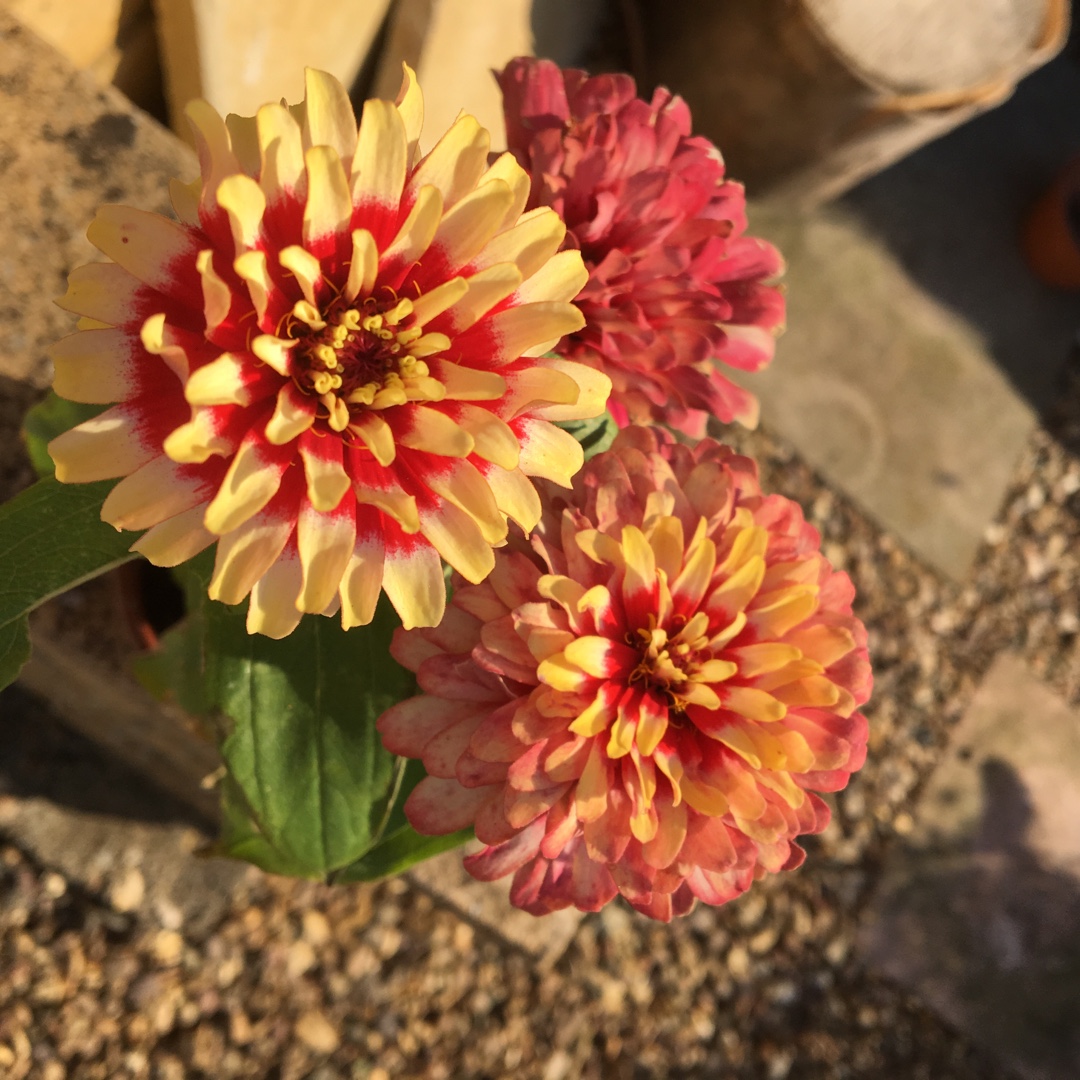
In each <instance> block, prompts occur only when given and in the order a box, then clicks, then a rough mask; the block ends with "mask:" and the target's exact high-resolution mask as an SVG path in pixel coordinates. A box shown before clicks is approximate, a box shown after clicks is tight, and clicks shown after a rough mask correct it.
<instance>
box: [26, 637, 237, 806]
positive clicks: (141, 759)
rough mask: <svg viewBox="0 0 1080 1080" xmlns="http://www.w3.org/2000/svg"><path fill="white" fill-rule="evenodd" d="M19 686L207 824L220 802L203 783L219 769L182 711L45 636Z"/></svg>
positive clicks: (38, 639) (212, 752)
mask: <svg viewBox="0 0 1080 1080" xmlns="http://www.w3.org/2000/svg"><path fill="white" fill-rule="evenodd" d="M31 638H32V641H33V646H34V651H33V655H32V656H31V658H30V662H29V663H28V664H27V665H26V667H25V668H23V672H22V674H21V675H20V676H19V684H20V685H21V686H23V687H25V688H26V689H27V690H29V691H31V692H32V693H34V694H37V695H38V697H40V698H43V699H44V700H45V701H47V702H48V703H49V705H50V706H51V707H52V709H53V711H54V712H55V713H56V715H57V716H58V717H59V718H60V719H61V720H63V721H64V723H65V724H67V725H68V726H69V727H71V728H74V729H75V730H76V731H78V732H79V733H80V734H81V735H84V736H86V738H88V739H90V740H91V741H92V742H94V743H96V744H97V745H98V746H100V747H102V749H104V750H106V751H108V753H110V754H112V755H114V756H115V757H117V758H119V759H120V760H121V761H123V762H124V763H125V764H126V765H129V766H130V767H131V768H133V769H135V770H136V771H137V772H139V773H141V774H142V775H143V776H146V777H147V778H148V779H149V780H151V781H152V782H153V783H155V784H156V785H157V786H158V787H160V788H162V789H164V790H165V791H167V792H169V794H170V795H174V796H175V797H176V798H178V799H180V800H181V801H183V802H184V803H186V804H187V805H189V806H191V807H192V808H193V809H194V810H196V811H197V812H198V814H199V815H200V816H201V817H203V818H205V819H206V820H207V821H209V822H213V821H216V820H217V818H218V797H217V792H216V791H214V790H213V788H212V785H208V784H207V783H205V781H206V779H207V777H211V776H212V775H213V774H214V772H215V770H217V769H218V767H219V766H220V765H221V758H220V756H219V755H218V752H217V750H216V749H215V748H214V746H213V745H211V744H210V743H209V742H206V741H204V740H203V739H201V738H199V737H198V736H197V735H196V734H195V732H194V730H193V725H192V723H191V720H190V719H189V718H188V717H186V716H185V714H184V713H183V712H182V711H180V710H179V709H176V708H172V707H170V706H168V705H163V704H162V703H161V702H159V701H156V700H155V699H154V698H153V697H151V695H150V694H149V693H147V692H146V691H145V690H144V689H143V688H142V687H141V686H139V685H138V684H137V683H136V682H135V681H134V679H132V678H130V677H125V676H123V675H122V674H119V673H117V672H115V671H111V670H109V669H108V668H106V667H104V665H101V664H98V663H95V662H94V661H93V660H90V659H88V658H86V657H84V656H80V655H79V654H78V653H76V652H75V651H74V650H72V649H71V648H68V647H65V646H64V645H62V644H58V643H57V642H55V641H53V640H52V639H51V638H50V637H47V636H44V635H41V634H32V635H31Z"/></svg>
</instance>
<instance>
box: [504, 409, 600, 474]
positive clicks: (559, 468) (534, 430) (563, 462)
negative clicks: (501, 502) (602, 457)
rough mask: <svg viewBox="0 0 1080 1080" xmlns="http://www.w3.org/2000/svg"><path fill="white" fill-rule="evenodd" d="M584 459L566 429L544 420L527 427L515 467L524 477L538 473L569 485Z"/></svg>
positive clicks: (574, 440) (578, 446) (579, 447)
mask: <svg viewBox="0 0 1080 1080" xmlns="http://www.w3.org/2000/svg"><path fill="white" fill-rule="evenodd" d="M584 462H585V455H584V452H583V451H582V449H581V444H580V443H579V442H578V441H577V439H575V438H574V436H573V435H571V434H570V433H569V432H566V431H563V429H562V428H557V427H555V425H554V424H549V423H547V422H546V421H544V420H536V421H533V422H531V423H530V424H529V425H528V426H527V427H526V434H525V436H524V438H523V439H522V442H521V456H520V458H519V459H518V467H519V468H520V469H521V471H522V472H523V473H524V474H525V475H526V476H540V477H543V478H544V479H545V480H550V481H551V482H552V483H554V484H558V485H559V486H560V487H566V488H568V487H570V485H571V483H572V482H573V478H574V476H575V475H576V474H577V472H578V471H579V470H580V469H581V466H582V465H583V464H584Z"/></svg>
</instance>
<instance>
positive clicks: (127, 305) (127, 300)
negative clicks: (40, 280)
mask: <svg viewBox="0 0 1080 1080" xmlns="http://www.w3.org/2000/svg"><path fill="white" fill-rule="evenodd" d="M140 288H141V285H140V283H139V280H138V278H136V277H134V276H133V275H132V274H129V273H128V271H127V270H125V269H124V268H123V267H122V266H117V264H116V263H89V264H87V265H86V266H78V267H76V268H75V269H74V270H72V271H71V273H70V274H69V275H68V284H67V292H65V293H64V295H63V296H61V297H60V299H59V300H57V301H56V306H57V307H60V308H63V309H64V311H71V312H74V313H75V314H76V315H85V316H88V317H90V318H92V319H96V320H97V321H99V322H103V323H106V324H107V325H109V326H120V325H121V324H122V323H127V322H132V321H133V320H134V319H136V318H138V316H139V309H138V306H137V305H136V302H135V299H136V296H137V294H138V291H139V289H140Z"/></svg>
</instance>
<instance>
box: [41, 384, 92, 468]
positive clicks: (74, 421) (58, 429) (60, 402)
mask: <svg viewBox="0 0 1080 1080" xmlns="http://www.w3.org/2000/svg"><path fill="white" fill-rule="evenodd" d="M107 408H108V406H107V405H82V404H80V403H79V402H76V401H68V400H67V399H66V398H62V397H58V396H57V395H56V393H55V392H53V391H52V390H50V391H49V394H48V396H47V397H45V398H44V399H43V400H42V401H39V402H38V403H37V404H36V405H35V406H34V407H33V408H32V409H31V410H30V411H29V412H28V413H27V414H26V418H25V419H24V420H23V438H24V439H25V440H26V449H27V452H28V453H29V455H30V463H31V464H32V465H33V466H34V470H35V471H36V472H37V474H38V476H52V474H53V472H54V471H55V469H56V466H55V465H54V464H53V459H52V458H51V457H49V451H48V450H47V449H46V447H47V446H48V445H49V443H50V442H52V440H53V439H55V438H56V436H57V435H62V434H63V433H64V432H65V431H70V430H71V428H73V427H76V426H77V425H79V424H81V423H82V422H83V421H84V420H89V419H91V418H92V417H95V416H97V415H98V413H100V412H104V411H105V409H107Z"/></svg>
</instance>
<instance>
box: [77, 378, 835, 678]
mask: <svg viewBox="0 0 1080 1080" xmlns="http://www.w3.org/2000/svg"><path fill="white" fill-rule="evenodd" d="M65 396H67V395H65ZM787 641H788V644H789V645H791V646H794V647H795V648H797V649H800V650H801V651H802V652H803V653H805V654H806V655H807V656H809V657H811V658H812V659H814V660H816V661H817V662H818V663H819V664H821V666H822V667H823V668H827V667H829V666H830V665H831V664H835V663H836V661H837V660H839V659H840V658H841V657H844V656H847V654H848V653H849V652H851V650H852V649H854V648H855V637H854V635H853V634H852V633H851V631H850V630H848V629H846V628H845V627H843V626H825V625H819V626H810V627H806V628H800V629H798V630H795V631H793V632H792V633H789V634H788V635H787Z"/></svg>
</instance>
